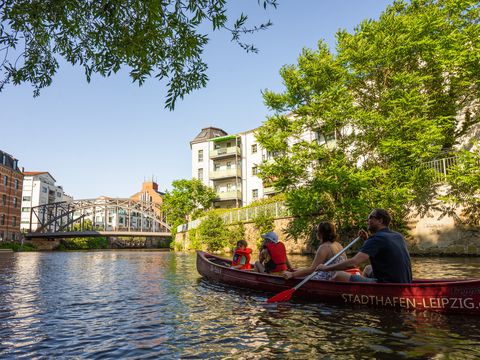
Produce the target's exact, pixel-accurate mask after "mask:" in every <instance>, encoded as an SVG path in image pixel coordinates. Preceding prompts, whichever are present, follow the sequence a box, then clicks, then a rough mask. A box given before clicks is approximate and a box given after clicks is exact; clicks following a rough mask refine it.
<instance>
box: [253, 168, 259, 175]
mask: <svg viewBox="0 0 480 360" xmlns="http://www.w3.org/2000/svg"><path fill="white" fill-rule="evenodd" d="M257 174H258V168H257V167H256V166H254V167H252V175H257Z"/></svg>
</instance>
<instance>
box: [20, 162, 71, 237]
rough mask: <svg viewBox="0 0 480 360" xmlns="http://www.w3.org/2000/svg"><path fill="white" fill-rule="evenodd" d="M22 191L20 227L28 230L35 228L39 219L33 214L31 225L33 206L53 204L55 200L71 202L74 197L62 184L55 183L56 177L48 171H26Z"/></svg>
mask: <svg viewBox="0 0 480 360" xmlns="http://www.w3.org/2000/svg"><path fill="white" fill-rule="evenodd" d="M23 175H24V177H23V191H22V213H21V221H20V229H21V230H23V231H28V230H30V229H32V231H33V230H35V229H37V227H38V226H39V221H38V219H37V218H36V217H35V216H32V224H31V226H30V212H31V209H32V207H36V206H40V205H46V204H51V203H55V202H62V201H66V202H70V201H73V198H72V197H71V196H69V195H67V194H65V192H64V191H63V188H62V187H61V186H58V185H55V181H56V180H55V179H54V178H53V176H52V175H50V174H49V173H48V172H46V171H39V172H24V173H23Z"/></svg>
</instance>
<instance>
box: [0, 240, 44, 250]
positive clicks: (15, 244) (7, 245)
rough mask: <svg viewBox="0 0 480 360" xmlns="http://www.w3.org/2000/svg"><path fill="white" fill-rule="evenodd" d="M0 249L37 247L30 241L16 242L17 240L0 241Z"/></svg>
mask: <svg viewBox="0 0 480 360" xmlns="http://www.w3.org/2000/svg"><path fill="white" fill-rule="evenodd" d="M0 249H10V250H13V251H36V250H37V248H36V247H35V246H34V245H33V244H30V243H23V244H22V243H18V242H13V243H12V242H2V243H0Z"/></svg>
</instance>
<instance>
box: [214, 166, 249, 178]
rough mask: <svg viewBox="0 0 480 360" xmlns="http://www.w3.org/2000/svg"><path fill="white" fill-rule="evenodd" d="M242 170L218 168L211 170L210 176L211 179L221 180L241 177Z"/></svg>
mask: <svg viewBox="0 0 480 360" xmlns="http://www.w3.org/2000/svg"><path fill="white" fill-rule="evenodd" d="M241 176H242V171H241V169H240V168H236V167H234V168H231V169H226V170H217V171H210V174H209V177H210V180H220V179H228V178H232V177H241Z"/></svg>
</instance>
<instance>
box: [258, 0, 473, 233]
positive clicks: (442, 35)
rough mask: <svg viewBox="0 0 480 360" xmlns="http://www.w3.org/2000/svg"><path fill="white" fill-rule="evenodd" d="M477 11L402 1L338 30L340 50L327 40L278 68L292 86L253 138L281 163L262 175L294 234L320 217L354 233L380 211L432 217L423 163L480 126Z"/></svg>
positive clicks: (267, 96)
mask: <svg viewBox="0 0 480 360" xmlns="http://www.w3.org/2000/svg"><path fill="white" fill-rule="evenodd" d="M479 15H480V7H479V4H478V1H473V0H462V1H457V0H412V1H410V2H407V1H396V2H395V3H394V4H393V5H392V6H390V7H388V8H387V9H386V10H385V12H383V13H382V15H381V16H380V18H379V20H377V21H374V20H366V21H364V22H362V23H361V24H360V25H358V26H357V27H356V28H355V30H354V32H353V33H348V32H346V31H344V30H341V31H339V32H338V33H337V48H336V52H335V53H332V52H331V51H330V50H329V48H328V47H327V45H326V44H325V43H323V42H321V41H320V42H319V44H318V48H317V49H316V50H309V49H304V50H303V51H302V54H301V55H300V57H299V59H298V64H296V65H288V66H285V67H283V68H282V69H281V71H280V73H281V75H282V77H283V80H284V84H285V87H286V89H285V91H284V92H282V93H274V92H272V91H268V90H267V91H265V92H264V100H265V103H266V104H267V106H268V107H269V108H270V109H271V110H273V111H274V115H273V116H271V117H270V118H268V119H267V121H266V122H265V123H264V125H263V126H262V127H261V128H260V129H259V131H258V134H257V138H258V140H259V141H260V143H261V144H262V145H263V146H264V147H265V148H266V149H267V150H269V151H270V153H271V154H274V155H275V157H274V160H273V161H271V162H268V163H267V164H265V165H264V166H263V167H262V169H261V173H262V176H264V177H265V178H268V179H273V180H274V181H275V185H276V186H277V188H279V189H281V190H284V191H286V193H287V202H288V204H289V206H290V207H291V208H292V211H293V214H294V215H296V216H297V220H296V221H295V222H294V223H293V224H292V226H291V228H290V232H291V233H292V234H293V235H299V234H300V233H308V232H309V231H310V229H311V226H312V224H313V223H314V222H316V221H318V220H323V219H335V220H336V221H337V223H339V225H340V226H341V227H342V228H343V229H346V230H348V229H351V228H356V227H358V226H361V225H363V219H365V218H366V215H367V214H368V212H369V211H370V210H371V208H373V207H385V208H388V209H390V210H391V211H392V212H393V213H394V216H395V219H397V221H398V223H397V224H395V225H396V226H401V225H402V219H403V218H404V216H405V215H406V214H407V213H408V212H409V210H410V208H411V207H412V206H416V208H417V210H419V211H427V210H428V206H427V205H428V204H429V201H430V200H431V199H432V198H433V197H434V196H435V195H436V188H435V184H434V181H433V178H434V177H433V176H431V175H432V174H431V171H432V170H430V169H428V168H425V167H422V166H420V165H421V164H422V163H423V162H425V161H429V160H432V159H435V158H436V157H438V156H442V154H445V153H446V152H449V151H451V149H452V147H453V146H454V145H456V143H457V142H458V139H459V138H460V137H461V136H463V135H465V134H466V133H468V131H469V130H470V129H471V127H472V126H473V125H474V124H477V123H478V121H479V116H480V101H479V100H480V99H479V98H480V96H479V95H480V77H479V74H480V56H479V54H480V25H479V22H478V19H479V18H480V16H479ZM306 132H310V133H316V134H317V141H311V139H306V138H305V136H304V134H305V133H306ZM329 139H331V140H333V139H334V141H332V142H330V143H329V142H328V141H327V142H325V140H329Z"/></svg>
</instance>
